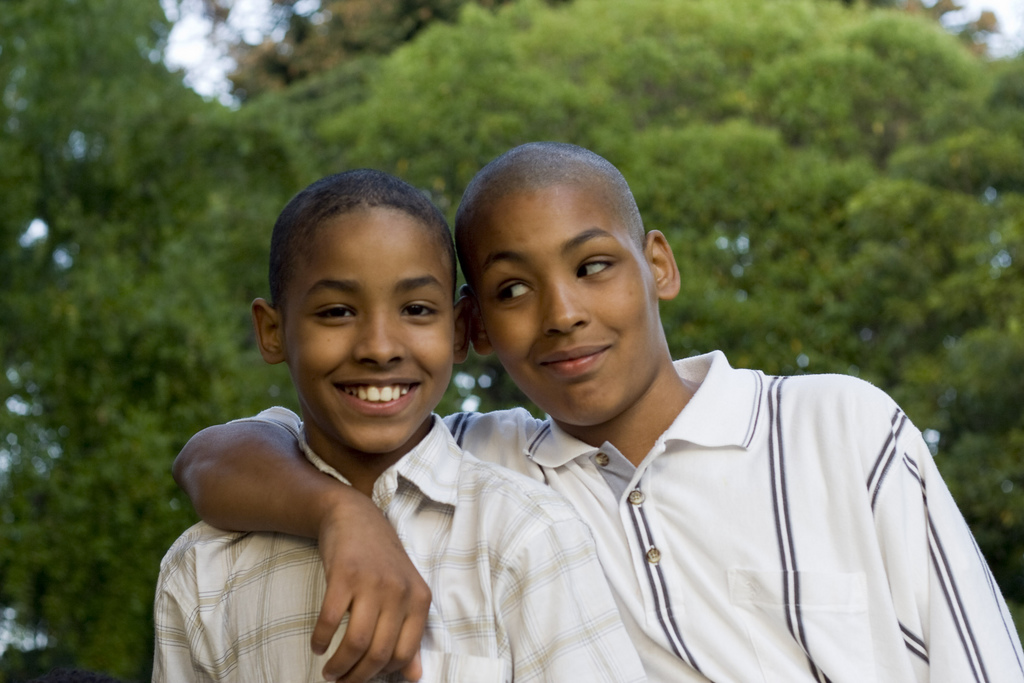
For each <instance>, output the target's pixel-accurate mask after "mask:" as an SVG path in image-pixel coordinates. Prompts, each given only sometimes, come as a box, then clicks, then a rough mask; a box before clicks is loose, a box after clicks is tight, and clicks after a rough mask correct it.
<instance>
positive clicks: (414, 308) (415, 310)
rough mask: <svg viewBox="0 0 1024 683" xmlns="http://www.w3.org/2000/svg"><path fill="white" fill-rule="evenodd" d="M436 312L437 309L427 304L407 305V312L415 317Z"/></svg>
mask: <svg viewBox="0 0 1024 683" xmlns="http://www.w3.org/2000/svg"><path fill="white" fill-rule="evenodd" d="M435 312H436V311H435V310H434V309H433V308H431V307H430V306H425V305H424V304H409V305H408V306H406V307H405V314H406V315H411V316H415V317H421V316H425V315H432V314H433V313H435Z"/></svg>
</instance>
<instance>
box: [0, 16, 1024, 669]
mask: <svg viewBox="0 0 1024 683" xmlns="http://www.w3.org/2000/svg"><path fill="white" fill-rule="evenodd" d="M280 4H282V5H286V6H288V7H290V6H291V4H290V3H280ZM341 4H345V3H341ZM425 4H430V3H419V4H416V3H398V2H395V3H384V4H382V5H381V7H385V5H386V6H387V7H391V8H399V7H401V8H413V7H414V6H415V7H417V8H421V7H422V6H423V5H425ZM357 5H359V3H358V2H356V0H351V2H350V3H348V6H349V9H352V10H353V11H354V9H353V8H356V7H357ZM435 5H436V6H437V7H441V6H442V5H445V6H446V7H447V6H451V7H452V8H455V7H456V6H457V5H465V6H463V7H461V12H460V13H459V16H458V20H457V22H456V21H454V20H453V19H452V18H451V16H449V15H445V16H444V17H443V18H444V21H436V22H434V23H433V24H431V25H430V26H429V27H427V28H425V29H423V30H420V29H421V28H422V27H419V28H417V29H416V30H415V31H412V32H411V33H410V32H409V31H408V30H407V29H408V26H407V27H406V28H404V29H401V30H399V28H396V26H397V24H396V26H390V25H389V24H388V22H386V21H385V22H383V23H382V24H380V25H379V26H378V28H380V29H381V30H382V31H383V30H384V29H385V28H387V30H388V31H391V30H392V29H393V30H394V31H395V32H394V33H393V35H392V34H388V35H391V38H388V39H387V40H385V41H384V42H383V43H381V44H380V45H381V46H383V47H379V48H378V47H374V48H373V49H370V48H368V47H365V46H364V47H361V48H359V49H354V48H353V49H351V50H349V52H346V53H345V56H344V58H343V59H338V60H337V61H335V62H330V63H331V64H333V66H332V67H331V68H329V69H325V70H320V71H317V70H316V69H315V68H311V69H310V71H309V73H308V75H304V76H303V77H302V78H297V79H294V80H293V82H292V84H291V85H289V86H288V87H283V88H281V89H280V90H276V91H274V90H272V89H270V88H269V86H267V87H265V88H263V95H261V96H260V97H256V98H251V99H250V100H248V101H247V102H246V103H244V104H243V105H242V107H241V108H240V109H239V110H237V111H230V110H225V109H223V108H222V107H220V106H218V105H215V104H211V103H205V102H203V101H201V100H200V99H199V98H197V97H196V96H195V95H194V94H192V93H191V92H189V91H188V90H187V89H185V88H184V87H183V86H182V85H181V82H180V78H179V77H177V76H175V75H173V74H168V73H166V71H165V70H164V69H163V67H162V66H161V65H160V64H159V57H160V50H161V47H162V41H163V40H164V38H165V35H166V30H167V26H166V22H165V20H164V19H163V18H162V15H161V14H160V10H159V6H158V3H156V2H153V1H151V2H143V3H140V2H128V1H127V0H77V2H67V1H66V0H32V2H28V1H27V0H18V1H17V2H13V1H12V2H8V3H6V4H5V5H4V11H3V12H2V13H0V85H2V88H0V89H2V90H3V93H4V95H3V100H2V105H0V106H2V116H0V121H2V124H0V125H3V126H4V129H3V134H2V136H0V205H2V206H3V207H4V210H3V211H2V212H0V240H2V245H3V246H2V248H0V283H2V286H3V289H2V291H3V295H2V297H0V320H3V324H2V325H0V351H2V353H3V356H2V366H3V367H2V369H3V374H2V375H0V399H3V401H5V406H4V407H0V524H2V526H0V630H3V629H4V628H9V627H10V626H11V623H10V621H11V620H12V619H13V620H14V622H16V626H17V628H18V629H21V630H20V631H19V632H18V633H19V634H20V635H23V636H26V638H27V640H25V639H24V638H23V639H22V641H19V643H18V645H17V646H14V647H9V648H8V650H7V652H6V653H5V654H4V656H3V658H2V659H0V681H2V680H5V676H6V677H7V678H9V679H11V680H14V679H20V678H25V677H29V676H30V675H33V674H37V673H39V672H41V671H44V670H45V669H46V668H47V667H49V666H51V665H53V664H71V663H73V664H76V665H78V666H84V667H87V668H93V669H104V670H107V671H110V672H112V673H116V674H118V675H121V676H124V677H131V676H134V677H139V678H144V677H145V676H146V674H147V667H148V663H149V657H150V647H151V646H150V643H151V639H152V633H151V630H150V628H151V627H150V624H149V620H150V618H151V617H150V609H151V608H150V603H151V600H152V590H153V582H154V580H155V576H156V572H157V565H158V562H159V558H160V556H161V555H162V553H163V552H164V550H165V549H166V548H167V546H168V545H169V544H170V542H171V541H172V540H173V538H174V537H175V536H176V535H177V534H178V533H179V532H180V531H181V530H183V529H184V527H185V526H187V525H188V524H189V523H190V522H191V521H192V519H193V516H192V514H191V512H190V510H189V509H188V503H187V501H186V500H185V499H184V498H183V497H182V496H181V494H179V493H178V492H177V491H176V490H175V488H174V485H173V483H172V482H171V479H170V476H169V471H168V470H169V466H170V462H171V459H172V458H173V456H174V454H175V453H176V452H177V451H178V449H179V448H180V446H181V445H182V443H183V442H184V440H185V439H186V438H188V436H189V435H190V434H192V433H193V432H195V431H196V430H197V429H199V428H200V427H202V426H204V425H206V424H210V423H213V422H218V421H223V420H225V419H229V418H232V417H237V416H240V415H244V414H248V413H251V412H254V411H255V410H257V409H259V408H262V407H265V406H266V405H269V404H271V403H275V402H282V401H283V402H285V403H286V404H290V405H293V406H294V401H293V399H292V398H290V396H291V395H290V391H289V390H287V389H286V387H287V384H288V383H287V377H286V375H285V374H284V373H283V372H281V369H280V368H276V369H266V368H264V366H262V363H261V362H260V361H259V360H258V359H257V358H256V356H255V353H254V349H253V347H252V343H251V338H250V336H249V332H248V319H247V318H248V316H247V304H248V302H249V300H251V298H252V297H253V296H256V295H260V294H263V293H265V285H264V284H263V280H264V273H265V254H266V243H267V240H268V237H269V231H270V227H271V225H272V223H273V219H274V217H275V216H276V215H277V212H278V211H279V209H280V207H281V206H282V205H283V204H284V203H285V201H286V200H287V198H288V197H289V196H290V195H291V194H292V193H293V192H294V191H296V190H297V189H298V188H299V187H301V186H302V185H304V184H305V183H307V182H308V181H309V180H311V179H312V178H314V177H316V176H317V175H321V174H325V173H329V172H334V171H338V170H342V169H344V168H352V167H357V166H372V167H377V168H382V169H384V170H388V171H392V172H395V173H397V174H399V175H401V176H403V177H405V178H406V179H408V180H410V181H411V182H413V183H415V184H416V185H417V186H419V187H421V188H423V189H424V190H425V191H427V192H429V193H430V194H431V196H432V197H433V199H434V200H435V201H437V202H438V204H439V205H440V206H442V207H443V208H444V209H445V210H446V211H447V212H448V213H449V215H452V214H453V213H454V209H455V206H456V205H457V202H458V200H459V198H460V196H461V193H462V190H463V188H464V187H465V185H466V183H467V182H468V181H469V179H470V178H471V177H472V176H473V174H474V173H475V172H476V171H477V170H478V169H479V168H480V167H481V166H482V165H483V164H485V163H486V162H487V161H489V160H490V159H491V158H493V157H494V156H496V155H497V154H499V153H501V152H503V151H505V150H506V149H508V148H509V147H510V146H512V145H515V144H519V143H521V142H525V141H529V140H536V139H556V140H565V141H569V142H574V143H577V144H582V145H585V146H588V147H591V148H593V149H595V150H596V151H598V152H599V153H601V154H603V155H604V156H606V157H607V158H609V159H610V160H611V161H613V162H614V163H615V164H617V165H618V166H619V167H620V168H621V169H622V170H623V172H624V173H625V175H626V177H627V179H628V180H629V181H630V183H631V185H632V187H633V189H634V192H635V194H636V197H637V201H638V203H639V205H640V207H641V210H642V212H643V214H644V216H645V219H646V221H647V224H648V226H649V227H651V228H658V229H661V230H663V231H664V232H665V233H666V234H667V235H668V237H669V239H670V241H671V243H672V245H673V248H674V249H675V252H676V256H677V259H678V261H679V264H680V267H681V270H682V274H683V284H682V294H681V295H680V297H679V298H678V299H677V300H675V301H674V302H671V303H669V304H667V305H665V306H664V308H663V317H664V320H665V325H666V329H667V331H668V335H669V340H670V344H671V346H672V349H673V352H674V353H676V354H677V355H679V356H686V355H689V354H693V353H698V352H703V351H708V350H711V349H713V348H722V349H724V350H726V351H727V352H728V354H729V356H730V360H731V361H732V362H733V364H734V365H737V366H746V367H759V368H763V369H765V370H766V371H768V372H773V373H801V372H844V373H850V374H855V375H859V376H862V377H864V378H866V379H869V380H871V381H873V382H875V383H877V384H879V385H880V386H882V387H883V388H884V389H886V390H888V391H889V392H891V393H892V394H893V395H894V396H895V397H896V398H897V399H898V400H899V401H900V402H901V403H902V404H903V406H904V408H905V409H906V410H907V412H908V413H909V415H910V416H911V418H912V419H914V421H915V422H916V423H917V424H918V425H919V426H920V427H921V428H922V429H926V430H928V432H927V434H928V435H929V438H931V440H932V443H933V445H935V446H936V447H937V450H938V453H939V455H938V456H937V457H938V463H939V466H940V468H941V469H942V470H943V472H944V473H945V475H946V478H947V481H948V482H949V484H950V486H951V488H952V489H953V492H954V495H955V496H956V497H957V499H958V501H959V503H960V505H961V508H962V510H963V511H964V513H965V515H966V516H967V518H968V520H969V521H970V523H971V525H972V527H973V529H974V531H975V534H976V536H977V538H978V540H979V543H980V544H981V546H982V548H983V550H984V552H985V554H986V556H987V557H988V558H989V560H990V562H991V564H992V567H993V569H994V571H995V573H996V576H997V578H998V580H999V582H1000V585H1001V586H1002V587H1003V590H1004V591H1005V592H1006V594H1007V596H1008V597H1010V598H1011V599H1012V600H1015V601H1017V602H1024V493H1022V489H1024V457H1022V456H1024V414H1022V412H1021V410H1020V406H1022V405H1024V380H1022V379H1021V378H1022V377H1024V372H1022V371H1024V329H1022V324H1024V320H1022V315H1024V313H1022V311H1024V272H1022V263H1024V170H1022V169H1024V164H1022V163H1021V159H1022V158H1024V85H1022V84H1024V58H1017V59H1014V60H1002V61H995V62H992V61H986V60H984V59H981V58H979V57H978V56H977V55H976V54H975V53H974V52H973V51H972V49H971V47H970V46H969V45H966V44H965V43H964V42H963V41H961V40H959V39H958V38H957V37H956V36H952V35H950V34H949V33H947V32H945V31H944V30H942V28H941V27H940V26H939V25H938V24H937V23H936V22H935V21H934V20H933V19H932V18H929V17H926V16H924V15H922V14H921V13H918V14H916V15H915V13H914V12H911V11H909V8H908V7H905V6H904V7H897V8H893V9H881V10H880V9H872V8H869V7H867V6H866V4H862V3H853V4H852V6H849V7H848V6H846V4H845V3H843V2H834V1H825V0H817V1H816V0H776V1H775V2H772V3H765V2H763V0H728V1H725V0H715V1H711V0H644V1H642V2H641V1H640V0H616V1H610V0H575V2H572V3H562V4H548V3H543V2H540V1H539V0H521V1H520V2H517V3H511V4H509V5H508V6H505V7H502V8H499V9H497V10H495V9H494V8H488V7H483V6H481V5H478V4H476V3H471V2H466V3H461V2H449V3H447V4H445V3H443V2H438V3H433V4H430V6H431V7H434V6H435ZM324 6H325V7H326V4H325V5H324ZM403 11H404V10H403ZM410 11H411V10H410ZM453 11H454V10H453ZM338 12H339V15H340V14H343V13H342V12H341V11H340V10H339V11H338ZM333 16H334V13H333V11H332V17H333ZM403 16H406V15H403ZM439 16H440V15H439ZM115 18H116V19H115ZM406 18H408V17H406ZM306 19H309V21H311V22H312V21H313V19H312V17H311V15H310V16H307V17H306ZM289 21H291V19H289ZM316 21H320V22H321V23H320V24H316V25H317V26H320V25H329V29H325V30H326V31H327V37H329V35H330V31H334V30H335V28H336V27H335V26H334V24H330V23H329V22H328V23H327V24H325V23H324V22H323V21H321V20H320V19H317V20H316ZM314 23H315V22H314ZM412 25H413V24H409V26H412ZM288 26H290V27H293V25H292V24H289V25H288ZM289 30H292V29H291V28H290V29H289ZM317 30H320V29H317ZM374 30H376V29H374ZM403 31H405V32H404V33H403ZM286 33H287V32H286ZM385 33H387V31H385ZM289 35H290V34H289ZM409 35H415V39H414V40H412V41H411V42H403V41H404V38H403V36H404V37H408V36H409ZM289 40H293V38H289ZM346 40H348V39H346ZM324 41H325V44H326V42H330V41H328V40H327V38H326V37H325V38H324ZM389 41H390V42H389ZM285 42H286V43H287V41H285ZM342 42H344V41H342ZM396 42H401V43H402V44H401V46H400V47H397V49H394V50H393V52H390V53H389V54H383V53H385V52H389V51H391V50H392V48H395V43H396ZM367 44H369V43H367ZM385 44H386V45H385ZM374 45H376V43H374ZM309 48H310V52H309V53H308V55H307V57H306V58H307V63H309V64H314V63H315V62H317V61H318V59H319V58H318V57H316V56H315V55H316V54H317V53H316V52H315V51H314V50H313V44H310V45H309ZM364 48H365V49H364ZM289 49H294V50H295V53H296V54H298V53H299V52H300V50H299V49H298V48H296V47H295V46H292V48H286V49H284V52H287V51H288V50H289ZM303 49H305V48H303ZM261 87H263V86H261ZM35 219H38V220H39V221H41V222H42V223H43V224H45V225H46V226H47V230H46V234H45V237H43V238H41V239H38V240H36V241H34V242H33V241H30V240H29V239H28V235H29V234H32V233H31V231H29V232H28V233H26V231H27V230H29V226H30V225H32V223H33V220H35ZM37 225H39V224H37ZM463 370H464V372H463V374H462V375H461V376H460V377H459V378H458V381H457V382H456V383H455V385H454V386H453V387H452V388H451V389H450V391H449V393H448V395H447V396H446V398H445V401H444V403H443V405H442V410H449V409H452V408H456V407H458V406H460V405H470V406H471V405H474V404H475V403H477V402H479V405H480V407H481V408H493V407H502V406H507V405H514V404H517V403H520V402H522V401H523V398H522V396H521V394H519V393H518V392H517V391H516V390H515V388H514V387H513V386H512V384H511V382H509V381H508V379H507V378H506V377H505V375H504V373H503V372H502V371H501V369H500V367H499V366H498V365H496V364H495V363H494V361H493V360H492V359H490V358H487V359H480V358H474V359H472V360H471V361H470V362H469V363H468V364H467V365H466V366H464V368H463ZM282 392H283V396H279V395H280V394H282ZM5 608H6V609H5ZM36 634H41V635H45V636H46V640H45V641H44V640H42V639H41V638H36V639H35V640H33V637H34V636H35V635H36Z"/></svg>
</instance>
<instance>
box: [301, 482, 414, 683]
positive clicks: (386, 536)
mask: <svg viewBox="0 0 1024 683" xmlns="http://www.w3.org/2000/svg"><path fill="white" fill-rule="evenodd" d="M363 501H364V502H358V501H356V500H355V497H354V496H351V497H349V498H348V502H347V505H346V506H345V509H344V511H343V512H338V513H328V514H327V515H325V518H324V520H323V521H322V522H321V525H320V533H319V544H320V556H321V558H322V559H323V563H324V571H325V574H326V580H327V590H326V592H325V594H324V601H323V605H322V607H321V610H320V616H319V618H318V620H317V623H316V627H315V628H314V630H313V637H312V648H313V651H314V652H315V653H317V654H323V653H325V652H327V650H328V648H329V647H330V644H331V642H332V638H333V636H334V634H335V633H336V632H337V630H338V626H339V624H340V623H341V621H342V619H343V617H344V616H345V614H346V613H347V614H348V615H349V619H348V626H347V629H346V630H345V633H344V635H343V637H342V639H341V643H340V645H339V646H338V648H337V650H336V651H335V652H334V653H331V656H330V659H329V660H328V661H327V664H326V665H325V666H324V670H323V674H324V677H325V678H326V679H327V680H331V681H333V680H341V681H345V682H346V683H364V682H365V681H367V680H369V679H370V678H372V677H373V676H375V675H377V674H382V673H383V674H386V673H391V672H394V671H401V672H402V675H403V676H404V677H405V678H406V679H407V680H410V681H418V680H419V679H420V676H421V675H422V670H421V666H420V658H419V646H420V640H421V638H422V637H423V629H424V626H425V624H426V620H427V612H428V610H429V608H430V599H431V595H430V588H429V587H428V586H427V584H426V582H424V580H423V578H422V577H421V576H420V574H419V572H418V571H417V570H416V567H415V566H414V565H413V564H412V562H411V561H410V560H409V557H408V556H407V555H406V553H405V550H404V549H403V548H402V544H401V543H400V542H399V540H398V537H397V535H396V534H395V531H394V529H393V528H392V526H391V525H390V524H389V523H388V520H387V519H386V518H385V517H384V515H383V514H381V512H380V510H379V509H378V508H377V507H376V506H375V505H374V504H373V503H372V501H370V499H368V498H365V497H363Z"/></svg>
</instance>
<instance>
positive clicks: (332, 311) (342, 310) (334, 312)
mask: <svg viewBox="0 0 1024 683" xmlns="http://www.w3.org/2000/svg"><path fill="white" fill-rule="evenodd" d="M316 315H317V317H318V318H348V317H351V316H353V315H355V311H353V310H352V309H351V308H348V307H346V306H331V307H330V308H325V309H323V310H321V311H317V313H316Z"/></svg>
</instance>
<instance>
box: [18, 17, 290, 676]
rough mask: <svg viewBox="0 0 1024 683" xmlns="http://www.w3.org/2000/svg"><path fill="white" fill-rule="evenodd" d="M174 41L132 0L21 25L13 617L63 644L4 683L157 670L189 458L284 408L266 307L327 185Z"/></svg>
mask: <svg viewBox="0 0 1024 683" xmlns="http://www.w3.org/2000/svg"><path fill="white" fill-rule="evenodd" d="M167 28H168V27H167V26H166V19H164V18H163V15H162V12H161V10H160V7H159V5H158V4H157V3H137V2H131V1H127V0H89V1H86V0H81V1H79V2H74V3H71V2H64V1H62V0H32V1H31V2H8V3H5V4H4V9H3V12H2V13H0V50H2V53H0V60H2V61H0V89H2V90H3V92H4V100H3V113H2V115H0V121H2V125H3V126H4V132H3V135H2V138H0V168H2V170H0V174H2V175H0V182H2V185H0V205H2V206H3V207H4V209H3V211H2V212H0V240H2V248H0V282H2V285H0V290H2V291H3V295H2V297H0V319H2V320H3V323H2V324H0V352H2V354H3V355H2V369H3V374H2V375H0V397H2V399H3V400H4V401H5V406H4V407H0V610H3V611H0V615H3V624H4V627H5V629H4V630H7V629H8V628H11V627H12V623H11V622H12V621H13V622H14V623H15V624H16V625H17V628H18V629H19V630H20V633H21V634H22V635H26V634H27V636H29V637H35V634H37V633H38V634H40V635H41V636H45V637H46V639H47V640H46V641H42V640H37V641H36V644H37V645H39V644H42V643H43V642H45V643H46V647H45V648H28V649H26V648H21V647H10V648H8V649H7V651H6V652H5V653H4V656H3V660H2V662H3V664H2V669H0V671H3V672H4V673H0V680H6V679H5V676H9V677H10V679H11V680H17V679H20V680H24V679H25V678H27V677H29V674H33V673H34V674H38V673H41V672H42V671H45V670H46V669H47V668H48V667H50V666H52V665H55V664H62V663H63V664H70V663H74V664H77V665H80V666H83V667H88V668H92V669H102V670H107V671H111V672H114V673H117V674H119V675H122V676H137V677H139V678H142V677H143V676H145V674H146V671H147V668H148V662H149V660H150V657H151V654H150V653H151V648H152V645H151V643H152V626H151V620H152V617H151V610H152V599H153V585H154V581H155V579H156V572H157V569H158V563H159V559H160V557H161V556H162V554H163V552H164V551H165V550H166V548H167V547H168V545H169V543H170V542H171V541H173V539H174V538H175V536H176V535H177V534H179V533H180V532H181V531H182V530H183V528H184V527H186V526H187V525H188V524H189V523H190V522H191V521H192V519H193V516H192V512H191V509H190V506H189V505H188V502H187V500H186V499H185V498H184V497H183V496H182V495H181V494H180V493H179V492H178V491H177V490H176V488H175V486H174V483H173V481H172V480H171V479H170V476H169V470H170V464H171V461H172V459H173V456H174V454H175V452H176V451H177V450H178V449H179V448H180V447H181V445H182V444H183V443H184V440H185V439H186V438H187V437H188V435H189V433H191V432H193V431H194V430H196V429H197V428H201V426H202V425H204V424H207V423H209V422H211V421H219V420H224V419H229V418H231V417H233V416H236V415H237V414H238V408H239V407H241V406H243V405H246V404H248V405H249V406H251V407H252V408H256V407H257V406H259V405H261V404H263V403H265V399H264V400H259V394H258V393H257V392H256V391H255V390H254V388H253V387H254V385H253V382H252V380H251V379H250V378H254V377H257V376H258V375H253V372H252V368H253V367H255V361H254V354H253V351H252V350H251V344H250V343H249V340H248V338H247V335H246V318H247V313H246V305H247V303H248V301H249V300H251V298H252V296H253V295H254V293H255V292H258V291H262V289H263V287H262V285H261V284H260V282H261V280H262V278H261V275H262V273H264V272H265V269H263V268H259V267H257V265H256V264H258V263H260V261H262V260H264V257H263V253H264V252H265V244H264V243H265V241H266V240H267V238H268V237H269V225H268V221H267V217H268V216H269V215H274V214H276V212H277V210H278V208H279V205H280V204H281V203H282V202H283V201H285V200H286V199H287V197H288V196H289V194H290V193H291V192H293V191H294V190H295V189H296V188H297V187H298V186H299V185H300V182H301V180H304V179H306V178H302V179H300V177H299V175H300V172H299V171H298V166H297V165H296V163H295V162H294V161H293V159H292V151H291V150H290V149H288V148H287V147H286V146H285V145H284V144H283V142H282V138H281V136H280V135H278V134H277V133H275V132H273V131H270V130H268V129H266V128H265V127H263V126H262V125H261V124H259V122H256V121H253V120H247V119H246V118H245V117H244V116H235V115H232V114H231V112H228V111H225V110H223V109H222V108H221V107H219V106H215V105H211V104H207V103H204V102H203V101H202V100H201V99H200V98H199V97H198V96H196V95H195V94H194V93H192V92H191V91H189V90H188V89H187V88H185V87H184V86H183V85H182V83H181V80H180V78H179V77H176V76H173V75H172V74H169V73H168V72H167V70H166V68H164V67H163V65H162V63H161V62H160V56H161V54H160V49H161V41H162V40H163V38H164V36H165V35H166V31H167ZM33 222H35V225H36V226H39V225H45V226H46V230H45V236H42V237H41V238H39V239H37V240H36V241H34V242H30V240H29V239H28V236H27V235H26V230H27V229H28V228H29V226H30V225H32V224H33ZM30 234H31V233H30ZM38 234H41V233H37V235H38ZM263 379H264V380H266V379H267V376H266V375H264V376H263ZM282 379H283V377H282ZM253 399H257V400H255V401H254V400H253ZM12 616H13V620H12ZM23 650H24V651H23Z"/></svg>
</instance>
